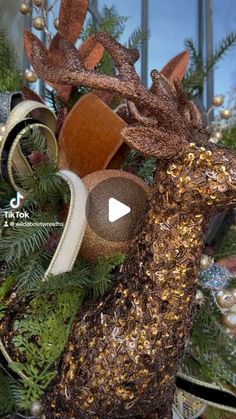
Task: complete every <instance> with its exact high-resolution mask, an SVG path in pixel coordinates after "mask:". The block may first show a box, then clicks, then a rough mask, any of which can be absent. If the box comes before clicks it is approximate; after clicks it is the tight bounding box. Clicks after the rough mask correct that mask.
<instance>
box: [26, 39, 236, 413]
mask: <svg viewBox="0 0 236 419" xmlns="http://www.w3.org/2000/svg"><path fill="white" fill-rule="evenodd" d="M27 38H28V40H29V39H30V43H31V46H30V49H29V57H30V61H31V63H32V64H33V67H34V69H35V71H36V72H37V74H38V75H39V76H43V78H44V79H46V80H47V81H49V82H55V81H56V82H57V83H59V84H62V85H63V84H64V85H66V84H68V85H71V86H73V85H76V86H78V85H81V86H85V87H89V88H93V89H101V90H105V91H107V90H108V91H111V92H114V93H116V94H119V95H120V96H122V97H125V98H126V99H128V101H129V102H130V104H129V105H130V106H129V111H130V112H131V113H132V116H133V117H134V119H135V120H136V123H134V124H132V125H131V126H127V127H126V128H125V129H124V130H123V131H122V135H123V137H124V139H125V141H126V142H127V143H128V144H129V145H130V146H131V147H133V148H135V149H137V150H138V151H139V152H140V153H142V154H145V155H148V156H153V157H156V158H157V159H158V164H157V170H156V173H155V177H154V182H153V186H152V189H151V192H150V194H149V200H148V209H147V212H146V215H145V218H144V224H143V228H142V231H141V232H140V233H139V234H138V235H137V237H136V238H135V240H134V242H133V244H132V246H131V248H130V251H129V255H128V256H127V258H126V261H125V263H124V266H123V270H122V273H121V275H120V277H119V278H118V281H114V283H113V288H112V289H111V290H110V291H109V293H108V294H106V295H105V296H104V297H103V298H101V299H99V300H98V301H93V300H89V301H87V303H85V305H84V306H83V307H82V309H81V310H80V312H79V313H78V316H77V319H76V321H75V322H74V325H73V326H72V330H71V333H70V336H69V339H68V344H67V346H66V348H65V350H64V354H63V356H62V358H61V360H60V363H59V365H60V368H59V373H58V375H57V377H56V378H55V381H54V382H53V384H52V385H51V386H50V387H49V389H48V390H46V393H45V396H44V399H43V408H44V411H45V412H47V418H48V419H55V418H61V419H62V418H63V419H64V418H70V417H76V418H78V419H79V418H83V419H88V418H91V417H92V416H96V415H97V416H98V417H100V418H113V419H116V418H122V417H123V418H124V417H130V418H134V417H138V418H150V417H151V416H152V414H156V415H157V417H158V418H163V419H164V418H165V419H170V418H171V417H172V402H173V397H174V391H175V378H176V374H177V371H178V369H179V367H180V363H181V359H182V357H183V354H184V350H185V347H186V342H187V339H188V337H189V332H190V328H191V325H192V318H193V315H194V313H195V305H196V290H197V287H198V269H199V265H200V259H201V252H202V244H203V240H204V235H205V233H206V229H207V226H208V224H209V222H210V220H211V219H212V217H213V216H214V215H216V214H217V213H218V212H220V211H222V210H225V209H226V208H234V207H235V205H236V191H235V189H236V155H235V153H234V152H233V150H229V149H226V148H223V147H217V146H216V145H215V144H211V143H209V134H208V132H207V130H206V129H205V127H204V125H203V122H202V120H201V115H200V113H199V111H198V109H197V108H196V106H195V104H194V103H193V102H190V101H189V100H188V99H187V97H186V95H185V93H184V91H183V88H182V87H181V84H180V82H179V81H176V80H175V81H174V82H173V84H172V83H170V82H168V80H167V79H166V78H165V77H164V76H162V75H161V74H160V73H158V72H157V71H153V72H152V73H151V76H152V80H153V89H152V91H149V90H148V89H147V88H146V87H145V86H144V85H142V83H141V81H140V78H139V76H138V75H137V73H136V70H135V66H134V64H135V62H136V61H137V58H138V52H137V50H129V49H127V48H125V47H123V46H122V45H120V44H119V43H118V42H117V41H115V40H114V39H112V38H111V37H110V36H109V35H108V34H107V33H105V32H103V33H97V34H96V39H97V41H98V42H100V43H101V44H102V45H103V46H104V48H105V49H106V50H107V52H108V53H109V54H110V55H111V57H112V59H113V61H114V64H115V66H116V68H117V73H118V74H117V76H111V75H105V74H99V73H95V72H93V71H88V70H86V69H85V67H84V66H83V63H82V62H81V60H80V59H79V57H78V51H77V49H76V48H75V46H74V45H73V44H71V43H70V42H68V40H65V39H63V38H58V47H59V49H60V52H61V54H64V55H65V56H66V61H65V62H63V63H61V62H59V61H57V62H55V61H54V60H53V57H52V56H51V55H50V53H48V51H47V50H46V48H45V47H44V46H43V45H42V44H40V43H39V41H38V40H37V38H35V37H34V36H33V35H32V34H27ZM140 109H145V112H141V111H140ZM147 114H148V116H147ZM213 180H214V185H212V182H213ZM212 186H214V187H212ZM234 316H235V315H234ZM233 320H234V318H231V320H230V321H231V324H233ZM228 325H229V322H228Z"/></svg>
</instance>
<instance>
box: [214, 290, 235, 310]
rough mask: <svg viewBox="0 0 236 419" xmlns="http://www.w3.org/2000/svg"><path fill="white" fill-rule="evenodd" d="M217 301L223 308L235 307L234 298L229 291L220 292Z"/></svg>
mask: <svg viewBox="0 0 236 419" xmlns="http://www.w3.org/2000/svg"><path fill="white" fill-rule="evenodd" d="M216 301H217V303H218V304H219V306H220V307H221V308H231V307H233V305H234V297H233V295H232V293H231V292H230V291H228V290H222V291H220V292H218V294H217V296H216Z"/></svg>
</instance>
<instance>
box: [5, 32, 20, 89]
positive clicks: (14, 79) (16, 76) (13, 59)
mask: <svg viewBox="0 0 236 419" xmlns="http://www.w3.org/2000/svg"><path fill="white" fill-rule="evenodd" d="M21 87H22V70H21V67H20V64H19V60H18V57H17V54H16V50H15V47H14V46H13V43H12V42H11V41H10V40H9V39H8V37H7V35H6V32H5V31H3V30H2V29H0V93H4V92H5V91H9V92H14V91H18V90H20V89H21Z"/></svg>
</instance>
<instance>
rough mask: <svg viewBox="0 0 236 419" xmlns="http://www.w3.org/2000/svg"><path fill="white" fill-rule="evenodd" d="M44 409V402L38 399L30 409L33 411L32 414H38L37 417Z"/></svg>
mask: <svg viewBox="0 0 236 419" xmlns="http://www.w3.org/2000/svg"><path fill="white" fill-rule="evenodd" d="M42 410H43V406H42V403H41V402H39V401H37V402H34V403H33V404H32V406H31V409H30V413H31V415H32V416H36V417H37V416H40V415H41V413H42Z"/></svg>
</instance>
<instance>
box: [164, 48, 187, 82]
mask: <svg viewBox="0 0 236 419" xmlns="http://www.w3.org/2000/svg"><path fill="white" fill-rule="evenodd" d="M188 63H189V52H188V51H183V52H181V53H180V54H178V55H176V56H175V57H174V58H172V60H170V61H169V62H168V63H167V64H166V65H165V67H164V68H163V69H162V70H161V73H162V74H163V76H165V77H166V78H167V79H168V80H169V81H170V82H173V81H174V80H175V79H178V80H179V81H181V80H182V79H183V78H184V75H185V72H186V69H187V67H188Z"/></svg>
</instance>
